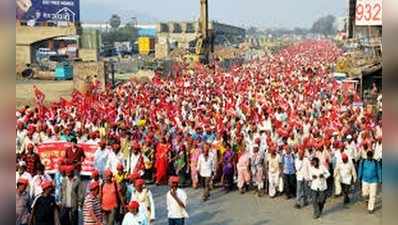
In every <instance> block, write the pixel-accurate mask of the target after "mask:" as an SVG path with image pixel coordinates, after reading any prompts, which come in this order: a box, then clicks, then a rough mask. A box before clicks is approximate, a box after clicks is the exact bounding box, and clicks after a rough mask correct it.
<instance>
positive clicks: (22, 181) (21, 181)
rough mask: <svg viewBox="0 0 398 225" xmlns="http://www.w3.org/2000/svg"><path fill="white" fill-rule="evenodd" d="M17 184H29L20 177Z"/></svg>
mask: <svg viewBox="0 0 398 225" xmlns="http://www.w3.org/2000/svg"><path fill="white" fill-rule="evenodd" d="M17 184H21V185H24V186H28V185H29V180H28V179H25V178H22V177H21V178H19V179H18V182H17Z"/></svg>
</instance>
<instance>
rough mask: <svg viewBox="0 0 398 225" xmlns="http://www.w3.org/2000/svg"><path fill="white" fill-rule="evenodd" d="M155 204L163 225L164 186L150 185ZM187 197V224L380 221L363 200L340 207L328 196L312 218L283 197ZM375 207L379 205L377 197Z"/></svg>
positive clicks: (191, 193) (371, 224) (366, 224)
mask: <svg viewBox="0 0 398 225" xmlns="http://www.w3.org/2000/svg"><path fill="white" fill-rule="evenodd" d="M150 189H151V190H152V193H153V196H154V199H155V203H156V217H157V220H156V223H155V224H156V225H167V211H166V197H165V196H166V192H167V187H166V186H161V187H156V186H150ZM185 190H186V191H187V194H188V198H189V203H188V204H189V206H188V213H189V215H190V218H189V219H188V220H187V222H186V224H187V225H263V224H265V225H288V224H295V225H301V224H302V225H310V224H314V225H317V224H322V225H327V224H339V225H346V224H347V225H352V224H361V225H377V224H381V210H377V211H376V212H375V213H374V214H372V215H369V214H368V212H367V207H366V205H365V203H364V202H356V203H353V204H352V205H350V207H349V208H348V209H345V208H343V207H342V199H340V198H339V199H333V198H330V199H328V201H327V203H326V206H325V210H324V215H323V216H322V217H321V218H320V219H317V220H314V219H312V207H311V205H310V206H307V207H306V208H304V209H295V208H294V207H293V205H294V200H286V199H285V198H284V197H278V198H275V199H270V198H269V197H267V196H266V197H262V198H258V197H257V196H255V195H254V194H253V193H251V192H250V193H246V194H243V195H241V194H239V193H238V192H231V193H228V194H224V193H223V192H222V191H221V190H219V189H217V190H214V191H212V195H211V197H210V200H209V201H207V202H202V200H201V193H202V190H201V189H199V190H194V189H191V188H189V189H185ZM378 201H379V203H378V204H379V206H378V207H381V202H380V199H379V200H378Z"/></svg>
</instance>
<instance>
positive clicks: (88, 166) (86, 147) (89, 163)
mask: <svg viewBox="0 0 398 225" xmlns="http://www.w3.org/2000/svg"><path fill="white" fill-rule="evenodd" d="M79 147H81V148H82V149H83V151H84V155H85V156H86V158H85V159H84V161H83V163H82V171H81V174H82V175H87V176H89V175H91V172H92V171H93V170H94V154H95V151H96V150H97V147H98V146H97V145H93V144H79Z"/></svg>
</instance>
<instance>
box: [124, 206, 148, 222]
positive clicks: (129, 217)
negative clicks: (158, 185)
mask: <svg viewBox="0 0 398 225" xmlns="http://www.w3.org/2000/svg"><path fill="white" fill-rule="evenodd" d="M140 209H141V206H140V203H139V202H137V201H131V202H130V203H129V204H128V210H129V212H128V213H126V215H125V216H124V218H123V222H122V225H149V222H148V219H147V218H146V216H145V213H142V212H140Z"/></svg>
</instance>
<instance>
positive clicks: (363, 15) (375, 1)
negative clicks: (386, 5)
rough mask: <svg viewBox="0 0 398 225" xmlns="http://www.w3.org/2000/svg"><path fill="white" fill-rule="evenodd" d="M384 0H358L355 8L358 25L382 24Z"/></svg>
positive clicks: (356, 23)
mask: <svg viewBox="0 0 398 225" xmlns="http://www.w3.org/2000/svg"><path fill="white" fill-rule="evenodd" d="M382 2H383V1H382V0H357V5H356V8H355V25H356V26H381V25H382V13H383V5H382Z"/></svg>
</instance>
